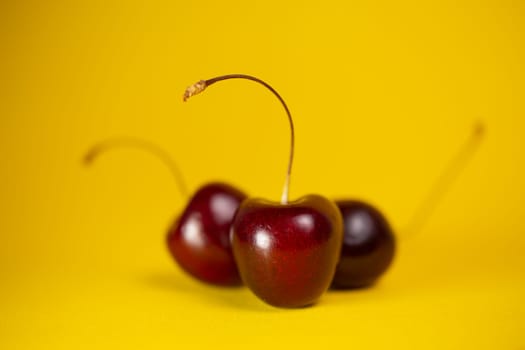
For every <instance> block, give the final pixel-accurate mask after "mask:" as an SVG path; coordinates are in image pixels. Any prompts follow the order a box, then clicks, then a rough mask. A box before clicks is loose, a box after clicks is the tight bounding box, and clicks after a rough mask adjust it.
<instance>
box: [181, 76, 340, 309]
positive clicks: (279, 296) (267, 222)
mask: <svg viewBox="0 0 525 350" xmlns="http://www.w3.org/2000/svg"><path fill="white" fill-rule="evenodd" d="M232 78H240V79H248V80H252V81H255V82H257V83H259V84H262V85H263V86H265V87H266V88H267V89H269V90H270V91H271V92H272V93H273V94H274V95H275V96H276V97H277V98H278V99H279V101H280V102H281V104H282V105H283V107H284V109H285V110H286V113H287V115H288V120H289V123H290V131H291V147H290V156H289V162H288V170H287V173H286V181H285V185H284V189H283V195H282V197H281V203H275V202H269V201H266V200H261V199H247V200H245V201H244V202H243V203H242V204H241V206H240V207H239V209H238V211H237V214H236V215H235V218H234V220H233V224H232V229H231V234H232V247H233V252H234V256H235V261H236V262H237V266H238V268H239V272H240V274H241V277H242V280H243V282H244V283H245V284H246V285H247V286H248V287H249V288H250V289H251V290H252V292H254V293H255V294H256V295H257V296H259V297H260V298H261V299H262V300H264V301H265V302H267V303H269V304H271V305H274V306H279V307H303V306H308V305H311V304H313V303H315V302H316V301H317V300H318V299H319V298H320V297H321V295H322V294H323V293H324V292H325V291H326V290H327V289H328V287H329V286H330V282H331V281H332V278H333V275H334V273H335V268H336V265H337V261H338V259H339V254H340V250H341V243H342V238H343V228H342V218H341V213H340V212H339V210H338V208H337V207H336V205H335V204H334V203H333V202H331V201H330V200H328V199H326V198H324V197H321V196H318V195H310V196H305V197H302V198H301V199H299V200H297V201H294V202H290V203H288V190H289V182H290V174H291V168H292V161H293V151H294V127H293V121H292V117H291V114H290V112H289V110H288V107H287V106H286V103H285V102H284V100H283V99H282V98H281V96H280V95H279V94H278V93H277V92H276V91H275V90H274V89H273V88H272V87H271V86H270V85H268V84H267V83H265V82H264V81H262V80H260V79H258V78H254V77H252V76H248V75H242V74H233V75H226V76H221V77H217V78H213V79H209V80H201V81H199V82H197V83H196V84H194V85H192V86H190V87H189V88H188V89H187V90H186V92H185V94H184V100H186V99H188V98H189V97H191V96H193V95H195V94H197V93H200V92H201V91H203V90H204V89H205V88H206V87H207V86H209V85H211V84H213V83H216V82H218V81H221V80H226V79H232Z"/></svg>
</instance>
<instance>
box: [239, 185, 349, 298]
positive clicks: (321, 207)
mask: <svg viewBox="0 0 525 350" xmlns="http://www.w3.org/2000/svg"><path fill="white" fill-rule="evenodd" d="M342 238H343V233H342V218H341V214H340V213H339V210H338V209H337V207H336V206H335V204H334V203H333V202H331V201H329V200H328V199H325V198H324V197H321V196H318V195H309V196H305V197H303V198H302V199H299V200H298V201H295V202H290V203H288V204H286V205H283V204H278V203H273V202H269V201H266V200H262V199H248V200H246V201H244V202H243V203H242V204H241V206H240V208H239V210H238V212H237V214H236V216H235V219H234V221H233V225H232V246H233V253H234V256H235V260H236V261H237V264H238V268H239V272H240V274H241V277H242V280H243V281H244V283H245V284H246V285H247V286H248V287H249V288H250V289H251V290H252V291H253V292H254V294H256V295H257V296H258V297H259V298H261V299H262V300H263V301H265V302H266V303H268V304H270V305H273V306H278V307H287V308H292V307H304V306H308V305H312V304H314V303H315V302H316V301H317V300H318V299H319V298H320V296H321V295H322V294H323V293H324V292H325V291H326V290H327V289H328V287H329V286H330V282H331V281H332V278H333V276H334V273H335V268H336V265H337V262H338V260H339V252H340V249H341V242H342Z"/></svg>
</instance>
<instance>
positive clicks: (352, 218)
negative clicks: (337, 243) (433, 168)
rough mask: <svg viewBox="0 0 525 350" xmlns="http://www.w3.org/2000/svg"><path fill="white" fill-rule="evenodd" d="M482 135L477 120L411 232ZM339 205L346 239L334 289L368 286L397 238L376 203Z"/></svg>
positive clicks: (384, 267)
mask: <svg viewBox="0 0 525 350" xmlns="http://www.w3.org/2000/svg"><path fill="white" fill-rule="evenodd" d="M483 134H484V126H483V124H481V123H477V124H476V125H475V127H474V130H473V133H472V135H471V136H470V137H469V139H468V140H467V142H466V143H465V144H464V145H463V147H461V149H460V151H459V152H458V153H457V154H456V156H455V157H454V158H453V159H452V161H451V162H450V163H449V164H448V165H447V167H446V168H445V171H444V172H443V173H442V174H441V176H440V177H439V179H438V181H437V182H436V183H435V184H434V186H433V187H432V189H431V191H430V192H429V194H428V196H427V197H426V198H425V200H424V201H423V202H422V203H421V204H420V206H419V208H418V210H417V211H416V213H415V214H414V216H413V218H412V221H411V224H410V225H409V227H408V229H407V230H406V231H408V233H411V234H413V233H414V232H418V231H420V230H421V226H422V225H423V223H424V222H425V221H426V220H427V219H428V217H429V215H430V214H431V212H432V211H433V209H434V208H435V206H436V205H437V203H438V202H439V199H440V198H441V197H442V196H443V194H444V193H445V192H446V190H447V189H448V188H449V187H450V185H451V183H452V181H453V180H454V178H455V177H456V176H457V175H458V174H459V173H460V171H461V169H462V167H463V166H465V165H466V163H467V162H468V160H469V158H470V157H471V156H472V154H473V152H474V151H475V150H476V149H477V147H478V146H479V144H480V141H481V139H482V136H483ZM336 204H337V206H338V207H339V210H340V211H341V214H342V216H343V222H344V238H343V245H342V249H341V258H340V260H339V263H338V265H337V270H336V273H335V276H334V279H333V281H332V288H335V289H350V288H361V287H368V286H370V285H372V284H373V283H374V282H376V281H377V279H378V278H379V277H381V276H382V275H383V274H384V273H385V271H386V270H387V269H388V267H389V266H390V265H391V263H392V261H393V259H394V255H395V250H396V237H395V235H394V232H393V230H392V228H391V226H390V225H389V223H388V221H387V220H386V218H385V216H383V214H381V212H380V211H379V210H378V209H377V208H375V207H374V206H372V205H370V204H367V203H365V202H363V201H359V200H339V201H336Z"/></svg>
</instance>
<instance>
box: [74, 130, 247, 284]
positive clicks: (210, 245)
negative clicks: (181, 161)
mask: <svg viewBox="0 0 525 350" xmlns="http://www.w3.org/2000/svg"><path fill="white" fill-rule="evenodd" d="M116 147H123V148H130V147H133V148H137V149H140V150H143V151H146V152H148V153H150V154H153V155H155V156H156V157H157V158H159V159H160V160H161V161H162V162H163V163H164V164H165V165H166V166H167V167H168V168H169V169H170V170H171V172H172V173H173V175H174V177H175V180H176V181H177V185H178V188H179V190H180V192H181V195H182V197H183V198H187V197H188V191H187V189H186V184H185V182H184V181H183V178H182V174H181V172H180V171H179V168H178V167H177V166H176V164H175V162H173V160H172V159H171V157H170V156H169V155H168V154H167V153H166V152H165V151H164V150H163V149H161V148H160V147H158V146H156V145H155V144H152V143H150V142H148V141H144V140H142V139H137V138H130V137H123V138H112V139H108V140H105V141H103V142H100V143H98V144H96V145H95V146H93V147H92V148H91V149H90V150H89V152H88V153H87V154H86V156H85V158H84V161H85V163H86V164H90V163H91V162H93V161H94V160H95V159H96V158H97V157H98V156H99V155H100V154H102V153H104V152H106V151H108V150H110V149H114V148H116ZM245 198H246V195H245V194H244V193H242V192H241V191H240V190H238V189H236V188H234V187H232V186H230V185H227V184H222V183H211V184H207V185H204V186H202V187H201V188H200V189H199V190H198V191H197V192H196V193H195V194H194V195H193V196H192V197H191V199H190V201H189V203H188V205H187V206H186V209H185V210H184V212H183V213H182V214H181V215H180V216H179V217H178V218H177V219H176V220H175V222H174V223H173V225H172V226H171V227H170V229H169V231H168V235H167V246H168V249H169V251H170V253H171V255H172V256H173V258H174V259H175V261H176V262H177V263H178V264H179V265H180V266H181V267H182V268H183V269H184V270H185V271H186V272H188V273H189V274H190V275H192V276H193V277H195V278H197V279H199V280H201V281H203V282H207V283H211V284H216V285H223V286H235V285H240V284H241V279H240V277H239V272H238V270H237V266H236V264H235V261H234V258H233V253H232V250H231V244H230V234H229V232H230V226H231V222H232V220H233V215H234V214H235V211H236V210H237V208H238V207H239V205H240V204H241V202H242V201H243V200H244V199H245Z"/></svg>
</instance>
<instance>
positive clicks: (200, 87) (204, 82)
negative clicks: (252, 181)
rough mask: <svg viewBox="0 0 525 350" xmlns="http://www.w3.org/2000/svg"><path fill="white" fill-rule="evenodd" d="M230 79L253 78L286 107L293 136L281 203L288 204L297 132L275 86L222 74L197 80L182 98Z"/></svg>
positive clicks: (249, 76)
mask: <svg viewBox="0 0 525 350" xmlns="http://www.w3.org/2000/svg"><path fill="white" fill-rule="evenodd" d="M228 79H246V80H251V81H254V82H256V83H259V84H261V85H263V86H264V87H266V88H267V89H268V90H270V91H271V92H272V93H273V94H274V95H275V97H277V98H278V99H279V101H280V102H281V104H282V106H283V107H284V109H285V111H286V114H287V116H288V121H289V123H290V134H291V137H290V156H289V159H288V169H287V171H286V179H285V181H284V186H283V192H282V196H281V204H287V203H288V195H289V192H290V177H291V175H292V163H293V156H294V144H295V132H294V125H293V119H292V115H291V113H290V110H289V109H288V106H287V105H286V102H284V99H283V98H282V97H281V95H279V93H278V92H277V91H276V90H275V89H274V88H273V87H271V86H270V85H269V84H268V83H266V82H264V81H262V80H261V79H258V78H255V77H253V76H251V75H246V74H228V75H222V76H219V77H215V78H212V79H208V80H200V81H198V82H196V83H195V84H193V85H191V86H189V87H188V88H187V89H186V91H185V92H184V95H183V97H182V99H183V100H184V101H187V100H188V99H189V98H190V97H192V96H194V95H197V94H199V93H201V92H203V91H204V90H205V89H206V88H207V87H208V86H210V85H212V84H214V83H216V82H219V81H222V80H228Z"/></svg>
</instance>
